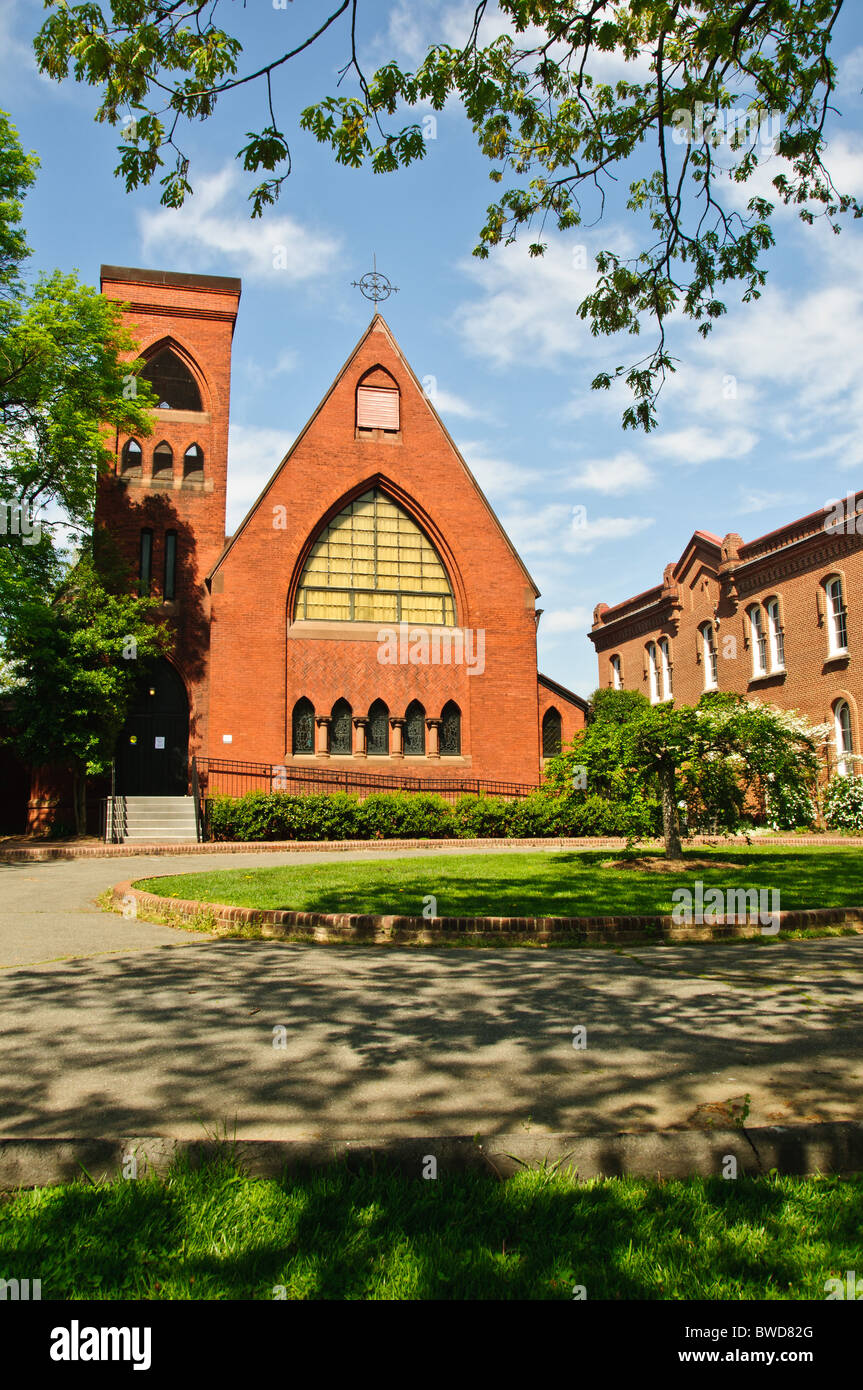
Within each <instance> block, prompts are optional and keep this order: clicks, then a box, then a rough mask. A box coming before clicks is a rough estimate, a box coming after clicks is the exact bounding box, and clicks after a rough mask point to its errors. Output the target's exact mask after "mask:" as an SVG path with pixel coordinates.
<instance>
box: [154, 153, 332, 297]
mask: <svg viewBox="0 0 863 1390" xmlns="http://www.w3.org/2000/svg"><path fill="white" fill-rule="evenodd" d="M240 183H241V181H240V177H239V174H238V172H237V170H236V169H235V168H234V167H233V166H232V165H229V166H227V167H226V168H224V169H222V170H221V172H219V173H217V174H211V175H209V176H207V177H205V178H202V179H201V180H200V182H199V184H198V188H197V191H196V192H195V193H194V194H193V195H192V197H190V198H189V199H188V200H187V201H186V203H185V205H184V206H183V207H182V208H161V209H160V210H159V211H158V212H145V213H141V214H140V215H139V218H138V223H139V231H140V236H141V247H142V250H143V252H144V254H145V255H146V256H149V255H151V254H152V255H156V256H159V255H162V254H165V255H167V256H170V257H171V258H172V260H174V261H176V260H177V259H178V258H181V257H183V256H185V257H186V259H187V260H188V259H189V258H192V257H193V258H194V261H193V263H194V265H195V266H196V267H197V268H199V269H201V268H204V267H206V268H207V269H211V268H214V267H215V268H217V270H220V271H225V270H227V269H228V268H229V267H230V268H233V269H235V270H239V271H240V273H241V274H242V275H243V276H244V277H245V278H246V279H248V280H252V281H261V282H265V283H266V284H267V285H268V286H269V287H270V288H272V289H293V288H294V287H295V286H296V285H297V284H298V283H300V282H302V281H308V280H314V279H315V278H317V277H318V276H320V275H323V274H325V273H326V272H327V271H328V270H330V269H331V267H332V266H333V265H334V264H335V263H336V260H337V258H338V256H339V253H340V250H341V242H340V240H339V239H338V238H336V237H333V236H330V235H329V234H328V233H326V232H315V231H312V230H311V229H309V228H308V227H305V226H303V225H302V224H301V223H300V222H298V221H297V220H296V219H295V218H293V217H287V216H283V215H271V216H264V217H262V218H258V219H256V220H255V221H252V219H251V217H250V216H249V208H248V204H247V202H246V201H245V198H244V197H243V196H242V195H241V194H240Z"/></svg>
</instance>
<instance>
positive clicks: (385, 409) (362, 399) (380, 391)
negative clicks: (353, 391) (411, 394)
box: [357, 386, 399, 430]
mask: <svg viewBox="0 0 863 1390" xmlns="http://www.w3.org/2000/svg"><path fill="white" fill-rule="evenodd" d="M357 425H358V426H359V427H360V429H367V430H397V429H398V428H399V393H398V391H393V390H390V389H388V388H387V387H380V386H358V387H357Z"/></svg>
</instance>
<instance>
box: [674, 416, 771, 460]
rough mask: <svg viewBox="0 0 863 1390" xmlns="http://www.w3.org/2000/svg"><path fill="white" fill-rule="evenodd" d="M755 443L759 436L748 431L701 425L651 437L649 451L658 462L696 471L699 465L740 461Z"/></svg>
mask: <svg viewBox="0 0 863 1390" xmlns="http://www.w3.org/2000/svg"><path fill="white" fill-rule="evenodd" d="M757 443H758V436H757V435H756V434H754V433H753V432H752V431H751V430H746V429H738V428H735V427H733V426H732V427H730V428H724V429H723V428H722V427H721V426H719V425H718V424H717V427H716V428H714V429H712V430H711V429H706V428H703V427H702V426H700V425H689V426H687V427H686V428H684V429H679V430H671V431H668V432H663V433H662V434H657V435H654V436H653V438H652V439H651V441H650V444H651V447H652V448H653V449H654V450H655V452H656V454H657V455H658V456H659V457H660V458H661V459H663V460H664V459H670V461H671V462H672V463H677V464H689V465H690V466H691V467H694V468H697V467H698V465H699V464H702V463H713V462H715V461H716V460H718V459H739V458H745V457H746V455H747V454H750V453H751V452H752V450H753V449H754V448H755V445H756V444H757Z"/></svg>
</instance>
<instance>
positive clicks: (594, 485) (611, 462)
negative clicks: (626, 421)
mask: <svg viewBox="0 0 863 1390" xmlns="http://www.w3.org/2000/svg"><path fill="white" fill-rule="evenodd" d="M653 481H654V476H653V473H652V471H651V469H649V468H648V466H647V464H646V463H644V462H643V461H642V460H641V459H640V458H638V456H637V455H636V454H634V453H632V452H631V451H630V450H624V451H623V452H622V453H619V454H614V455H613V456H612V457H611V458H605V459H591V460H590V461H589V462H588V463H585V464H584V465H583V466H582V470H581V472H580V473H578V474H576V476H575V477H574V478H572V479H571V480H570V482H569V483H568V486H569V487H572V488H589V489H590V490H591V491H593V492H604V493H609V494H617V493H623V492H631V491H633V490H635V489H637V488H642V487H649V486H650V484H651V483H652V482H653Z"/></svg>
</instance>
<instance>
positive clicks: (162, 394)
mask: <svg viewBox="0 0 863 1390" xmlns="http://www.w3.org/2000/svg"><path fill="white" fill-rule="evenodd" d="M141 379H142V380H143V381H147V382H149V383H150V385H151V386H152V388H153V390H154V391H155V393H156V397H157V400H156V407H157V409H159V410H203V408H204V407H203V406H202V405H201V392H200V391H199V389H198V383H197V382H196V380H195V378H194V377H193V376H192V373H191V372H190V371H189V368H188V367H187V366H186V364H185V362H184V361H183V359H182V358H181V357H179V356H178V355H177V353H176V352H174V350H173V348H169V347H164V348H162V350H161V351H160V352H157V353H155V354H154V356H153V357H151V358H150V360H149V361H148V362H147V363H146V364H145V366H144V367H142V369H141Z"/></svg>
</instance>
